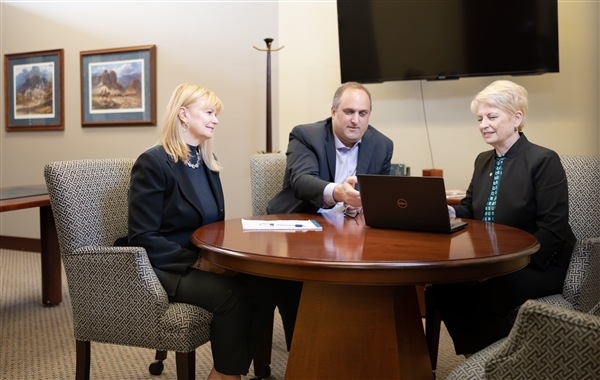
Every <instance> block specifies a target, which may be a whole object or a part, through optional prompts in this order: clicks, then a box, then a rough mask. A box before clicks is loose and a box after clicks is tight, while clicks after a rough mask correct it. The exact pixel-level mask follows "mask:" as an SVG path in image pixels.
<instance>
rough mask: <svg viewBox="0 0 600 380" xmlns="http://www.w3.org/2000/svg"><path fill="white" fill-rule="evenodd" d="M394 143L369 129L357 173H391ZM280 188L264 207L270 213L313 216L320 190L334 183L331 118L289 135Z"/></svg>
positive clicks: (318, 206) (298, 127) (360, 153)
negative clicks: (285, 162) (309, 214)
mask: <svg viewBox="0 0 600 380" xmlns="http://www.w3.org/2000/svg"><path fill="white" fill-rule="evenodd" d="M393 150H394V144H393V142H392V140H390V139H389V138H387V137H386V136H384V135H383V134H382V133H381V132H379V131H377V130H376V129H375V128H373V127H372V126H370V125H369V126H368V128H367V131H366V132H365V134H364V135H363V137H362V140H361V143H360V147H359V150H358V165H357V168H356V173H357V174H386V175H387V174H390V165H391V160H392V153H393ZM286 155H287V164H286V170H285V176H284V179H283V188H282V190H281V192H279V193H278V194H277V195H276V196H275V197H273V199H271V201H270V202H269V205H268V207H267V212H268V213H269V214H289V213H296V212H307V213H316V212H317V211H318V210H319V208H321V207H324V205H323V190H325V186H327V185H328V184H329V183H331V182H335V162H336V150H335V139H334V135H333V129H332V124H331V118H327V119H325V120H323V121H319V122H317V123H314V124H304V125H298V126H296V127H294V129H293V130H292V132H290V138H289V143H288V149H287V153H286Z"/></svg>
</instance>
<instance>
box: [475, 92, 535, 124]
mask: <svg viewBox="0 0 600 380" xmlns="http://www.w3.org/2000/svg"><path fill="white" fill-rule="evenodd" d="M480 104H486V105H488V106H492V107H496V108H500V109H501V110H503V111H504V112H506V113H509V114H511V115H515V114H516V113H517V111H521V113H522V114H523V117H522V118H521V124H519V132H520V131H521V130H522V129H523V127H524V126H525V115H526V114H527V110H528V109H529V105H528V101H527V90H526V89H525V88H524V87H523V86H519V85H518V84H516V83H514V82H511V81H508V80H497V81H495V82H493V83H491V84H490V85H489V86H487V87H486V88H484V89H483V90H482V91H481V92H480V93H479V94H477V95H476V96H475V98H474V99H473V101H472V102H471V112H473V113H474V114H477V109H478V108H479V105H480Z"/></svg>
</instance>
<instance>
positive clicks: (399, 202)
mask: <svg viewBox="0 0 600 380" xmlns="http://www.w3.org/2000/svg"><path fill="white" fill-rule="evenodd" d="M396 204H397V205H398V207H400V208H406V207H407V206H408V202H407V201H406V200H405V199H402V198H400V199H398V200H397V201H396Z"/></svg>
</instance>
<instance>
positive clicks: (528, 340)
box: [485, 300, 600, 379]
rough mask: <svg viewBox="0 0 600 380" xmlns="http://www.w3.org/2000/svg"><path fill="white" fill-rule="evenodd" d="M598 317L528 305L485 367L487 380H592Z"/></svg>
mask: <svg viewBox="0 0 600 380" xmlns="http://www.w3.org/2000/svg"><path fill="white" fill-rule="evenodd" d="M599 341H600V318H599V317H596V316H593V315H590V314H586V313H581V312H578V311H574V310H567V309H563V308H560V307H557V306H553V305H549V304H546V303H542V302H538V301H534V300H530V301H527V302H526V303H525V304H523V306H522V307H521V309H520V310H519V314H518V316H517V320H516V322H515V325H514V326H513V328H512V330H511V332H510V334H509V336H508V337H507V338H506V340H504V342H503V343H502V344H501V345H500V346H499V347H498V348H497V350H495V351H494V352H493V353H492V355H491V356H490V357H489V359H488V360H487V362H486V364H485V375H486V376H485V378H486V379H531V378H540V379H567V378H570V379H596V378H598V375H599V374H600V345H599V344H598V342H599Z"/></svg>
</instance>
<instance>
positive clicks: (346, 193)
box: [333, 176, 362, 208]
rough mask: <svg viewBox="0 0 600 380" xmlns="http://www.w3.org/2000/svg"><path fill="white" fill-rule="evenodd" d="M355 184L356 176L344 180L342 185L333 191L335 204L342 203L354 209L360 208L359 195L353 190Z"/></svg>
mask: <svg viewBox="0 0 600 380" xmlns="http://www.w3.org/2000/svg"><path fill="white" fill-rule="evenodd" d="M357 182H358V180H357V179H356V176H351V177H348V178H346V180H345V181H344V183H342V184H341V185H337V186H336V187H335V189H333V199H334V200H335V201H336V202H344V204H345V205H348V206H352V207H355V208H359V207H362V201H361V199H360V193H359V192H358V191H356V189H354V186H355V185H356V183H357Z"/></svg>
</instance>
